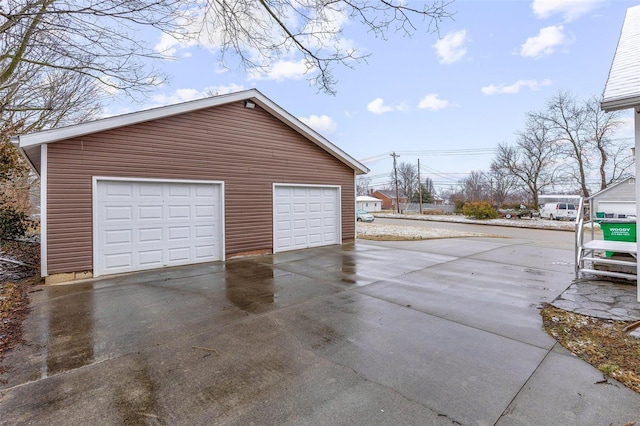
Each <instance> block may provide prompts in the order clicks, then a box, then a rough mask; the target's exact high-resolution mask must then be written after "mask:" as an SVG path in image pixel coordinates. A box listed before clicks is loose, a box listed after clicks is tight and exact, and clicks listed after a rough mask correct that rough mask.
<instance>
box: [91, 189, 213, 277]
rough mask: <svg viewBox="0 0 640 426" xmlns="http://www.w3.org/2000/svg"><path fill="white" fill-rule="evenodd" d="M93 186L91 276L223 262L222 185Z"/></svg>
mask: <svg viewBox="0 0 640 426" xmlns="http://www.w3.org/2000/svg"><path fill="white" fill-rule="evenodd" d="M94 181H95V184H94V191H95V193H94V194H95V196H94V197H93V199H94V207H93V212H94V221H93V223H94V245H95V247H94V276H99V275H104V274H114V273H121V272H131V271H140V270H145V269H153V268H160V267H164V266H177V265H185V264H191V263H201V262H210V261H214V260H222V258H223V253H224V250H223V241H224V240H223V237H222V234H223V233H222V226H221V224H222V222H223V221H222V216H223V209H222V205H223V203H222V193H223V191H222V190H221V187H222V184H220V183H212V182H189V181H156V180H153V181H149V180H141V179H137V180H135V179H134V180H129V179H113V178H111V179H109V178H95V179H94Z"/></svg>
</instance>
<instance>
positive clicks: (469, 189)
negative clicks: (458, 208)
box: [462, 170, 489, 201]
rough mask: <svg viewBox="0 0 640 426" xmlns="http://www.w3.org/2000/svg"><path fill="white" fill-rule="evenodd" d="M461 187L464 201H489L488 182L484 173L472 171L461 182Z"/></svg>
mask: <svg viewBox="0 0 640 426" xmlns="http://www.w3.org/2000/svg"><path fill="white" fill-rule="evenodd" d="M462 187H463V191H464V196H465V200H466V201H484V200H488V199H489V181H488V179H487V176H486V174H485V173H484V172H482V171H479V170H472V171H471V173H469V175H468V176H467V177H466V178H465V179H463V180H462Z"/></svg>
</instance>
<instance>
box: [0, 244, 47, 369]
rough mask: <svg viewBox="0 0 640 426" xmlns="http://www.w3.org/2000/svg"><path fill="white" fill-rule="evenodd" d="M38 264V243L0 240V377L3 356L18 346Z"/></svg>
mask: <svg viewBox="0 0 640 426" xmlns="http://www.w3.org/2000/svg"><path fill="white" fill-rule="evenodd" d="M15 262H20V263H22V264H20V263H15ZM39 264H40V244H39V243H37V242H26V241H12V240H0V374H2V372H3V367H2V361H3V359H4V356H5V355H6V354H7V353H8V352H9V351H10V350H12V349H13V348H14V347H16V346H17V345H18V344H20V343H21V342H22V321H23V320H24V318H25V317H26V315H27V314H28V313H29V292H31V291H33V290H34V286H35V285H37V284H39V283H40V281H41V279H40V270H39V268H38V266H37V265H39ZM0 380H1V378H0Z"/></svg>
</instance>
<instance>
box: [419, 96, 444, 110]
mask: <svg viewBox="0 0 640 426" xmlns="http://www.w3.org/2000/svg"><path fill="white" fill-rule="evenodd" d="M439 96H440V95H438V94H437V93H429V94H428V95H427V96H425V97H424V98H422V100H421V101H420V103H419V104H418V108H420V109H430V110H431V111H437V110H439V109H443V108H446V107H448V106H450V105H451V102H449V101H446V100H444V99H439V98H438V97H439Z"/></svg>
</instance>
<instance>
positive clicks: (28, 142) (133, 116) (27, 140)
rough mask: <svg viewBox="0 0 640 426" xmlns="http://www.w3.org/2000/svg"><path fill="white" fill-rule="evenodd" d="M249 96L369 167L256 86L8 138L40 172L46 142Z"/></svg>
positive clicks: (346, 159) (359, 167)
mask: <svg viewBox="0 0 640 426" xmlns="http://www.w3.org/2000/svg"><path fill="white" fill-rule="evenodd" d="M248 100H251V101H253V102H255V103H256V104H257V105H259V106H260V107H262V108H263V109H265V110H266V111H268V112H269V113H271V114H272V115H274V116H275V117H277V118H278V119H280V120H281V121H282V122H284V123H285V124H287V125H288V126H289V127H291V128H292V129H293V130H295V131H297V132H298V133H300V134H301V135H303V136H304V137H306V138H307V139H309V140H310V141H311V142H313V143H315V144H316V145H318V146H319V147H320V148H322V149H324V150H325V151H327V152H328V153H330V154H331V155H333V156H334V157H335V158H337V159H338V160H340V161H342V162H343V163H345V164H346V165H348V166H349V167H351V168H352V169H353V170H355V172H356V174H365V173H368V172H369V169H368V168H367V167H365V166H364V165H363V164H362V163H360V162H359V161H357V160H355V159H354V158H353V157H351V156H350V155H348V154H347V153H346V152H344V151H343V150H341V149H340V148H338V147H337V146H335V145H334V144H332V143H331V142H329V141H328V140H327V139H326V138H324V137H323V136H322V135H320V134H319V133H318V132H316V131H315V130H313V129H311V128H310V127H309V126H307V125H306V124H304V123H303V122H301V121H300V120H298V119H297V118H296V117H294V116H293V115H291V114H290V113H288V112H287V111H285V110H284V109H283V108H281V107H280V106H279V105H277V104H276V103H274V102H273V101H272V100H270V99H269V98H267V97H266V96H264V95H263V94H262V93H260V92H259V91H258V90H256V89H249V90H244V91H241V92H235V93H230V94H226V95H220V96H214V97H210V98H205V99H198V100H195V101H190V102H184V103H180V104H175V105H168V106H163V107H159V108H153V109H148V110H143V111H138V112H133V113H129V114H124V115H118V116H114V117H109V118H104V119H101V120H96V121H90V122H86V123H80V124H75V125H72V126H66V127H59V128H56V129H50V130H43V131H41V132H36V133H31V134H26V135H20V136H14V137H12V138H11V141H12V142H13V143H14V145H16V147H17V148H18V149H19V150H20V151H21V152H22V154H23V155H24V156H25V157H26V158H27V160H28V161H29V162H30V163H31V165H32V166H33V168H34V169H35V170H36V171H37V172H38V173H39V172H40V149H39V146H40V145H42V144H48V143H52V142H57V141H61V140H65V139H71V138H76V137H80V136H84V135H88V134H92V133H97V132H102V131H105V130H110V129H115V128H118V127H123V126H128V125H132V124H137V123H142V122H145V121H151V120H157V119H160V118H164V117H170V116H174V115H179V114H183V113H186V112H191V111H197V110H200V109H206V108H211V107H215V106H219V105H224V104H228V103H231V102H240V101H248Z"/></svg>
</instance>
